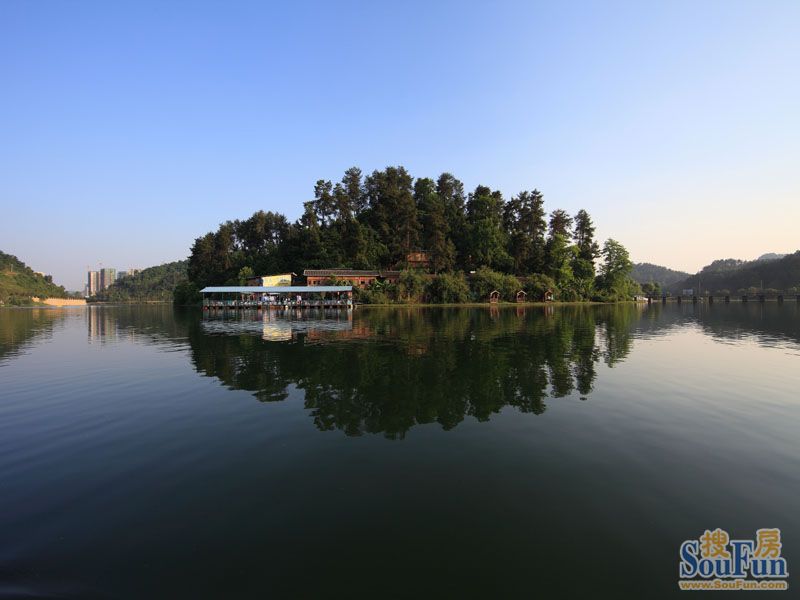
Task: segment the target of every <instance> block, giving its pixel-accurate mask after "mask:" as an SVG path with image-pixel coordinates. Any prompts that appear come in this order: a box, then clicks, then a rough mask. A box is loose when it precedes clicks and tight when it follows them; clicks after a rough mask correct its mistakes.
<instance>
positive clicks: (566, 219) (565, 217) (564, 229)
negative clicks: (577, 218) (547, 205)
mask: <svg viewBox="0 0 800 600" xmlns="http://www.w3.org/2000/svg"><path fill="white" fill-rule="evenodd" d="M570 227H572V217H570V216H569V214H567V211H565V210H562V209H560V208H557V209H556V210H554V211H553V212H551V213H550V230H549V232H548V234H549V235H550V237H553V236H554V235H556V234H560V235H563V236H565V237H569V234H570Z"/></svg>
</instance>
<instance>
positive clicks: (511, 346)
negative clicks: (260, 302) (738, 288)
mask: <svg viewBox="0 0 800 600" xmlns="http://www.w3.org/2000/svg"><path fill="white" fill-rule="evenodd" d="M638 315H639V310H638V309H637V308H636V307H632V306H618V307H607V308H605V309H604V310H597V309H594V308H592V307H576V308H564V309H559V310H548V311H542V310H540V309H527V310H526V309H514V308H512V309H499V310H487V309H478V310H476V309H439V310H437V309H393V310H361V311H358V314H357V315H356V316H355V317H353V316H352V315H350V316H349V317H340V319H339V320H336V319H335V318H331V317H328V318H321V317H320V316H318V315H297V316H293V317H292V318H289V319H282V318H280V317H278V318H276V317H274V316H265V315H261V314H260V313H259V314H258V315H257V316H252V315H242V316H239V317H238V318H234V319H215V318H213V317H211V318H209V317H206V318H204V319H202V320H201V321H199V324H198V326H194V325H192V322H191V321H190V322H189V343H190V347H191V354H192V361H193V363H194V365H195V368H196V369H197V370H198V371H200V372H201V373H203V374H205V375H208V376H211V377H217V378H218V379H220V380H221V381H222V382H224V383H225V384H226V385H228V386H230V387H231V388H233V389H244V390H248V391H251V392H253V394H254V395H255V396H256V397H257V398H258V399H259V400H261V401H263V402H269V401H277V400H283V399H285V398H286V397H287V396H288V390H289V388H290V386H294V387H296V388H299V389H302V390H303V392H304V398H305V406H306V408H307V409H308V410H310V411H311V416H312V418H313V420H314V423H315V425H316V426H317V427H318V428H319V429H321V430H330V429H339V430H342V431H344V432H345V433H346V434H347V435H360V434H362V433H383V434H385V435H387V436H388V437H392V438H395V437H398V438H400V437H403V436H404V435H405V433H406V432H408V430H409V429H411V428H412V427H413V426H414V425H417V424H422V423H434V422H436V423H439V424H440V425H441V426H442V427H443V428H444V429H451V428H453V427H455V426H456V425H458V424H459V423H460V422H461V421H463V420H464V418H465V417H467V416H471V417H475V418H476V419H478V420H481V421H482V420H487V419H489V418H490V416H491V415H492V414H494V413H497V412H499V411H500V410H501V409H503V408H504V407H506V406H513V407H516V408H517V409H518V410H520V411H522V412H526V413H533V414H541V413H542V412H544V411H545V410H546V408H547V405H546V402H545V400H546V399H547V398H550V397H551V398H559V397H565V396H569V395H571V394H573V393H577V395H578V397H580V398H581V399H586V398H588V397H589V396H590V394H591V391H592V388H593V385H594V382H595V379H596V377H597V370H596V366H597V363H598V362H600V361H602V362H605V363H606V364H609V365H613V364H614V363H616V362H619V361H621V360H623V359H624V357H625V356H626V355H627V353H628V352H629V351H630V348H631V343H632V330H633V326H634V324H635V323H636V322H637V320H638ZM265 330H268V331H269V332H270V334H269V335H263V331H265ZM275 331H280V332H281V335H280V339H281V341H279V342H276V341H273V340H274V339H275V337H274V335H273V333H274V332H275ZM223 333H227V334H228V335H220V334H223ZM209 334H213V335H209ZM259 338H260V339H259Z"/></svg>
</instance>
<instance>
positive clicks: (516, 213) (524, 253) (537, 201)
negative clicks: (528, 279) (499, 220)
mask: <svg viewBox="0 0 800 600" xmlns="http://www.w3.org/2000/svg"><path fill="white" fill-rule="evenodd" d="M544 214H545V213H544V200H543V198H542V194H541V192H539V190H533V191H532V192H520V194H519V195H517V196H515V197H513V198H512V199H511V200H510V201H509V202H507V203H506V205H505V207H504V211H503V221H504V225H505V229H506V232H507V233H508V236H509V240H508V249H509V250H508V253H509V254H510V256H511V259H512V260H513V263H514V271H515V272H516V273H540V272H542V271H543V270H544V266H545V231H546V230H547V223H546V222H545V220H544Z"/></svg>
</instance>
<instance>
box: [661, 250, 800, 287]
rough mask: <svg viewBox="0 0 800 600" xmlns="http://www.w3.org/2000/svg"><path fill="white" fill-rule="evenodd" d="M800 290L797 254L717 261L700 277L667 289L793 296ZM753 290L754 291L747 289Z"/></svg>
mask: <svg viewBox="0 0 800 600" xmlns="http://www.w3.org/2000/svg"><path fill="white" fill-rule="evenodd" d="M798 287H800V250H798V251H797V252H795V253H794V254H789V255H787V256H784V257H783V258H780V259H772V260H761V259H759V260H754V261H750V262H743V261H740V260H735V259H723V260H716V261H714V262H713V263H711V264H710V265H708V266H706V267H704V268H703V269H702V270H701V271H700V272H699V273H697V274H695V275H691V276H689V277H687V278H686V279H684V280H682V281H679V282H677V283H674V284H672V285H670V286H669V288H670V290H671V291H672V292H673V293H676V292H678V291H680V290H682V289H689V288H691V289H694V290H700V291H709V292H712V293H719V292H724V291H728V292H730V293H732V294H736V293H739V292H740V291H743V290H750V291H751V292H754V291H755V290H760V289H762V288H763V289H765V290H780V291H786V292H790V293H794V292H795V290H796V289H797V288H798ZM750 288H753V289H750Z"/></svg>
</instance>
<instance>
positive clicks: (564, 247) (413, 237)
mask: <svg viewBox="0 0 800 600" xmlns="http://www.w3.org/2000/svg"><path fill="white" fill-rule="evenodd" d="M594 232H595V227H594V224H593V223H592V219H591V217H590V216H589V214H588V213H587V212H586V211H585V210H581V211H579V212H578V213H577V214H576V215H575V217H574V218H573V217H571V216H570V215H569V214H567V213H566V212H565V211H563V210H555V211H553V212H552V213H551V214H550V216H549V222H548V221H547V220H546V212H545V209H544V199H543V196H542V194H541V192H539V191H538V190H535V189H534V190H533V191H523V192H520V193H519V194H518V195H516V196H514V197H512V198H511V200H509V201H508V202H506V201H505V200H504V198H503V196H502V194H501V193H500V192H499V191H497V190H494V191H493V190H491V189H490V188H488V187H486V186H483V185H479V186H477V187H476V188H475V190H474V191H473V192H472V193H471V194H469V195H466V194H465V192H464V185H463V184H462V183H461V182H460V181H459V180H458V179H456V178H455V177H454V176H453V175H451V174H450V173H443V174H442V175H440V176H439V177H438V179H436V181H434V180H433V179H431V178H419V179H416V180H415V179H414V178H413V177H412V176H411V175H410V174H409V173H408V171H406V170H405V169H404V168H403V167H401V166H397V167H386V168H385V169H383V170H376V171H373V172H372V173H371V174H369V175H367V176H366V177H362V173H361V171H360V169H358V168H356V167H353V168H351V169H348V170H347V171H346V172H345V174H344V177H343V178H342V180H341V182H333V181H328V180H323V179H320V180H318V181H317V182H316V184H315V186H314V199H313V200H310V201H308V202H306V203H305V204H304V211H303V215H302V216H301V217H300V218H299V219H298V220H297V221H296V222H295V223H291V224H290V223H289V222H288V221H287V220H286V218H285V217H284V216H283V215H279V214H276V213H272V212H264V211H259V212H257V213H255V214H253V215H252V216H251V217H250V218H249V219H247V220H244V221H238V220H237V221H226V222H224V223H222V224H221V225H220V226H219V228H218V229H217V230H216V231H213V232H209V233H207V234H205V235H203V236H201V237H199V238H197V239H196V240H195V242H194V244H193V246H192V249H191V255H190V257H189V265H188V276H189V279H190V280H191V281H192V282H194V283H195V284H196V285H197V287H199V288H202V287H204V286H207V285H220V284H226V283H238V282H240V281H243V279H244V274H249V273H253V274H255V275H267V274H270V273H280V272H295V273H302V272H303V270H304V269H314V268H353V269H375V270H385V269H397V268H400V266H401V265H403V264H405V261H406V257H407V255H408V254H409V253H410V252H412V251H420V250H421V251H425V252H426V253H427V254H428V256H429V259H430V265H431V266H430V270H431V272H432V273H434V274H441V273H457V272H459V271H479V270H482V269H488V270H490V271H493V272H496V273H500V274H504V275H507V276H514V275H518V276H520V277H524V278H527V277H528V276H530V275H535V274H538V275H547V276H548V277H549V278H550V279H551V280H552V282H553V287H554V289H555V288H557V289H558V291H559V293H560V297H561V298H562V299H574V300H578V299H587V298H590V297H592V296H594V295H595V292H596V291H595V289H594V286H595V282H596V277H595V264H594V263H595V260H596V259H597V258H598V256H599V250H598V245H597V242H596V241H595V239H594ZM471 279H473V278H471ZM477 281H478V283H477V285H478V286H479V287H481V289H480V291H475V290H474V289H473V291H472V294H473V297H475V298H479V299H480V300H484V298H483V296H484V293H486V294H488V292H490V291H491V290H488V291H486V290H484V289H483V287H485V285H484V284H485V282H484V281H483V279H482V276H479V277H478V278H477ZM491 281H492V286H493V287H492V289H495V287H496V288H497V289H500V291H501V292H502V293H503V296H504V298H506V299H508V300H513V298H514V295H515V294H516V291H518V289H519V286H518V282H515V280H514V279H513V277H510V278H505V279H503V278H495V279H492V280H491ZM440 283H441V282H440ZM437 285H439V284H438V283H437ZM515 286H516V287H517V289H515V290H512V289H511V288H512V287H515ZM420 289H421V288H420V285H419V282H418V281H413V280H411V279H408V280H407V281H406V282H404V283H403V284H401V285H400V286H398V289H397V290H396V293H393V292H392V291H390V290H388V289H385V288H383V289H374V290H371V291H368V292H366V293H364V294H361V295H362V296H363V298H364V299H368V300H370V301H372V300H374V299H379V300H381V301H383V300H387V301H411V299H414V298H416V299H421V298H424V296H425V292H424V291H420ZM601 291H602V290H601ZM603 293H605V291H603ZM364 301H366V300H364Z"/></svg>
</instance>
